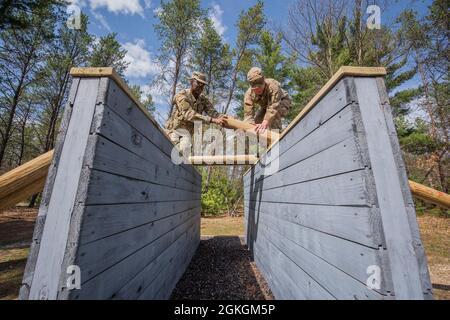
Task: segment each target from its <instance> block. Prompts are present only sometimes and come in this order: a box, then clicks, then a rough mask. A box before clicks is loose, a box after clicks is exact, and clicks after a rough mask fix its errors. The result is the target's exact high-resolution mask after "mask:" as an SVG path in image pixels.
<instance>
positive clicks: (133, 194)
mask: <svg viewBox="0 0 450 320" xmlns="http://www.w3.org/2000/svg"><path fill="white" fill-rule="evenodd" d="M198 199H200V190H198V191H195V192H194V191H185V190H181V189H175V188H172V187H167V186H163V185H158V184H153V183H149V182H144V181H139V180H133V179H130V178H126V177H122V176H117V175H113V174H110V173H106V172H102V171H96V170H93V172H92V176H91V180H90V185H89V190H88V193H87V197H86V205H105V204H126V203H128V204H130V203H149V202H156V201H182V200H198Z"/></svg>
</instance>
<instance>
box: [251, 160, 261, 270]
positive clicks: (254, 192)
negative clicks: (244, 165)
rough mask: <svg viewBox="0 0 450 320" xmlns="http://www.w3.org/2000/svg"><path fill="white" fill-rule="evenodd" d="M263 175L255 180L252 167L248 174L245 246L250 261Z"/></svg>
mask: <svg viewBox="0 0 450 320" xmlns="http://www.w3.org/2000/svg"><path fill="white" fill-rule="evenodd" d="M264 178H265V177H264V176H261V177H260V178H259V179H258V180H256V181H255V170H254V168H252V170H251V176H250V180H251V182H250V198H249V207H248V222H247V246H248V249H249V250H250V255H251V259H252V261H253V260H254V251H253V248H254V244H255V243H256V240H257V238H258V226H259V213H260V209H261V196H262V190H263V186H264Z"/></svg>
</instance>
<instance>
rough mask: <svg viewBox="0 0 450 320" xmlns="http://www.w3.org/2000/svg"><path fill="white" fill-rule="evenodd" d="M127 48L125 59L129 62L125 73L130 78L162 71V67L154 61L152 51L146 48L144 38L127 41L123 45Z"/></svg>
mask: <svg viewBox="0 0 450 320" xmlns="http://www.w3.org/2000/svg"><path fill="white" fill-rule="evenodd" d="M123 47H124V49H125V50H127V54H126V56H125V61H127V62H129V63H130V65H129V66H128V69H127V71H126V72H125V75H126V76H127V77H130V78H143V77H147V76H149V75H155V74H157V73H160V72H161V68H160V67H159V66H158V64H156V63H155V62H153V61H152V59H151V55H150V52H149V51H148V50H147V49H146V48H145V47H146V44H145V41H144V40H143V39H136V40H135V41H134V42H127V43H125V44H124V45H123Z"/></svg>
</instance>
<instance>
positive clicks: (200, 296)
mask: <svg viewBox="0 0 450 320" xmlns="http://www.w3.org/2000/svg"><path fill="white" fill-rule="evenodd" d="M170 299H172V300H272V299H273V296H272V294H271V293H270V289H269V286H268V285H267V283H266V282H265V280H264V278H263V276H262V275H261V274H260V273H259V271H258V270H257V269H256V267H255V265H254V264H253V263H252V262H251V259H250V254H249V251H248V250H247V249H246V248H245V246H244V245H243V244H242V242H241V239H240V238H239V237H213V238H204V240H202V241H201V242H200V245H199V248H198V250H197V252H196V254H195V256H194V258H193V259H192V261H191V264H190V265H189V267H188V269H187V270H186V272H185V274H184V275H183V277H182V278H181V279H180V281H179V282H178V284H177V286H176V288H175V289H174V291H173V292H172V296H171V298H170Z"/></svg>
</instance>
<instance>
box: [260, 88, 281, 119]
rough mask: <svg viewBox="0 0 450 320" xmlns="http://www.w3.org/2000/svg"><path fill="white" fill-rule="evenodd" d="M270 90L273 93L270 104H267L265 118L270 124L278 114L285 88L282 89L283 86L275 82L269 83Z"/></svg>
mask: <svg viewBox="0 0 450 320" xmlns="http://www.w3.org/2000/svg"><path fill="white" fill-rule="evenodd" d="M269 90H270V93H271V94H270V101H269V105H268V106H267V110H266V115H265V116H264V120H267V121H269V124H270V123H272V121H273V120H274V118H275V117H276V116H277V114H278V109H279V107H280V102H281V99H282V98H283V90H282V89H281V86H280V85H279V84H278V83H275V82H274V83H270V84H269Z"/></svg>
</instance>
